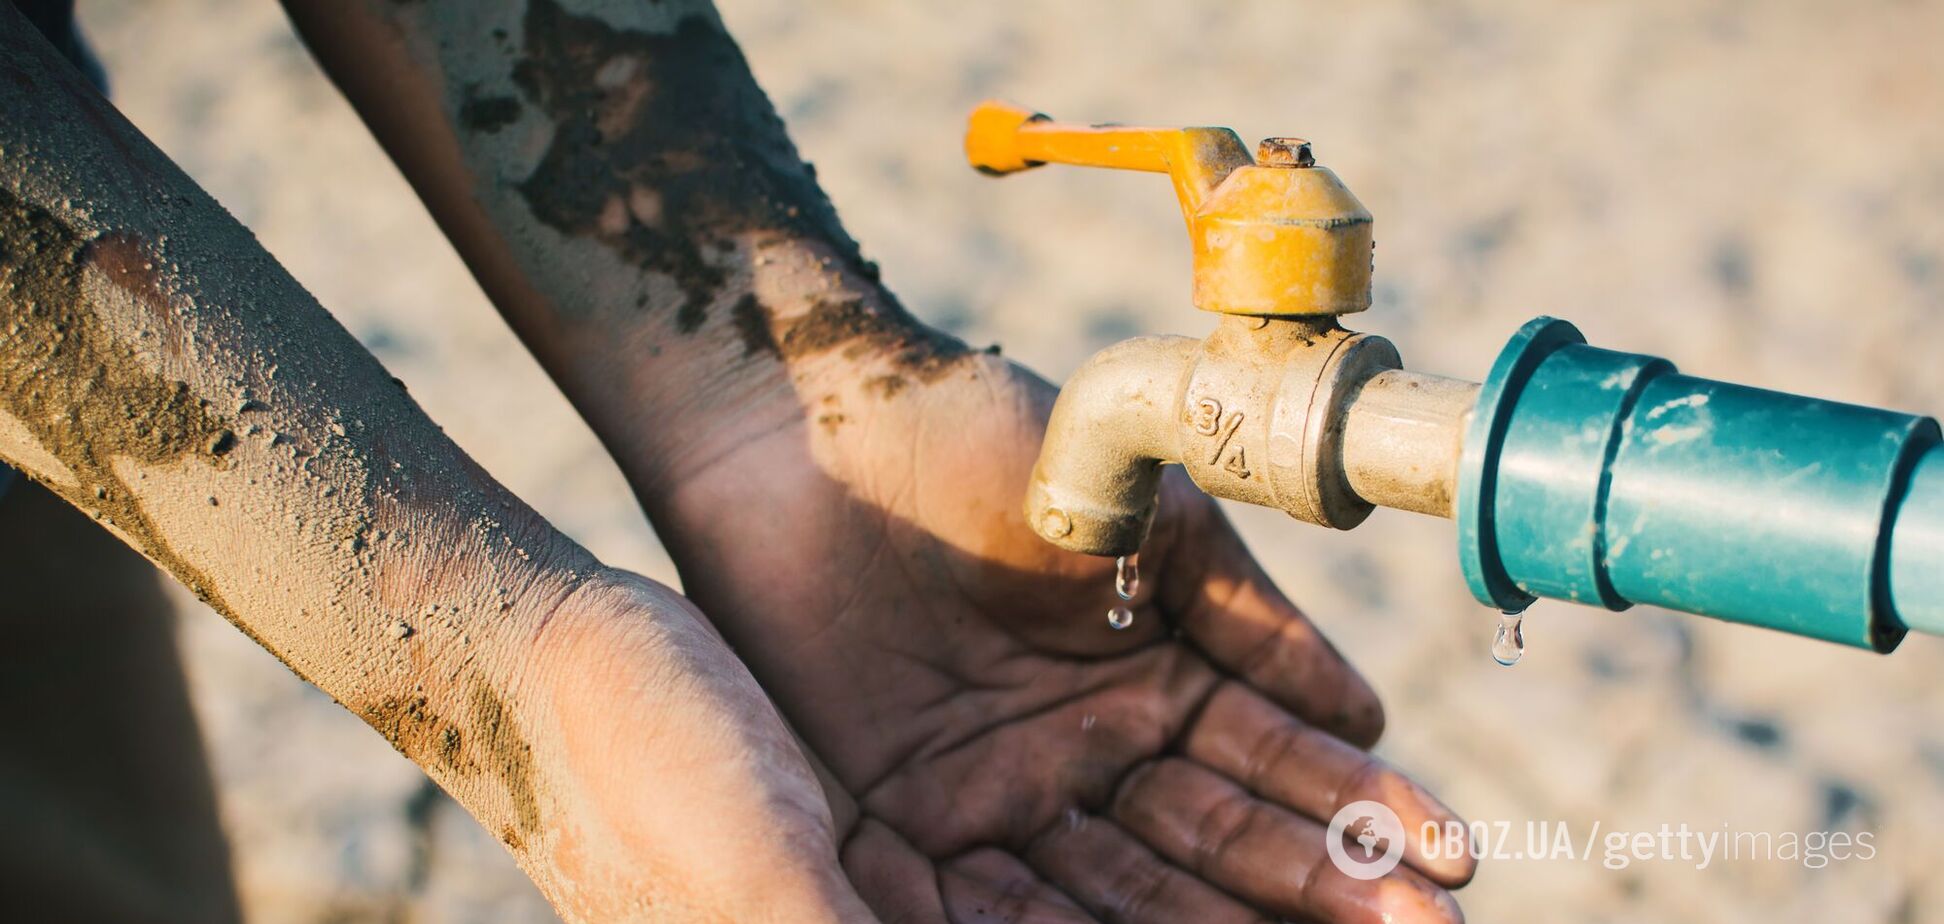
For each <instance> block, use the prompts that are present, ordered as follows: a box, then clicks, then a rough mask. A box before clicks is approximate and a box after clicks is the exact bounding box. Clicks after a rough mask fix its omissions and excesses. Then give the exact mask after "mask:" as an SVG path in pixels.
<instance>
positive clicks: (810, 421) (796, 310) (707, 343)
mask: <svg viewBox="0 0 1944 924" xmlns="http://www.w3.org/2000/svg"><path fill="white" fill-rule="evenodd" d="M738 246H739V247H740V248H741V253H739V257H740V258H741V260H740V262H741V263H742V265H744V266H745V267H747V269H746V270H745V271H744V272H742V273H740V274H738V275H737V276H736V277H735V278H734V279H732V280H731V282H730V283H729V284H728V285H726V286H725V287H724V288H723V290H722V291H721V292H720V293H719V294H718V296H717V298H716V299H715V301H714V303H713V305H712V306H711V310H709V311H708V312H707V313H706V314H705V315H704V317H703V318H702V319H701V320H700V321H699V323H698V324H697V326H696V328H695V329H694V330H692V331H689V332H686V333H683V332H677V331H669V332H666V333H665V334H664V336H663V337H662V338H660V339H659V340H658V341H656V342H655V343H654V344H653V345H651V346H649V347H647V348H646V349H645V350H644V349H636V350H635V351H634V352H633V353H632V355H631V356H629V357H627V358H626V359H624V360H623V361H622V362H621V363H620V364H619V365H620V367H621V368H619V369H617V372H616V374H615V375H613V376H611V377H609V378H608V379H607V381H606V382H605V383H603V384H602V385H599V386H594V387H593V388H590V389H588V390H587V391H586V392H584V393H583V394H581V395H578V396H576V403H577V404H581V405H583V407H584V413H587V414H588V416H589V419H590V422H592V423H593V425H594V426H595V429H596V430H597V432H599V433H600V435H601V436H602V438H603V440H604V441H606V442H607V443H608V444H609V445H610V447H612V448H614V449H615V451H616V454H617V456H619V457H620V460H621V464H622V468H623V470H624V471H626V473H627V474H628V475H629V477H630V479H631V480H632V481H633V482H634V484H635V487H636V490H637V492H638V493H639V494H640V495H641V496H642V498H643V500H644V501H648V500H650V499H651V498H653V497H654V496H657V495H659V494H660V493H662V492H664V491H666V490H667V489H669V488H670V487H673V486H676V485H680V484H683V483H685V482H687V481H688V480H689V479H691V478H692V477H694V476H695V475H696V474H698V473H700V472H701V471H703V470H704V469H707V468H709V467H712V466H714V465H717V464H720V463H721V462H723V461H724V460H727V459H730V458H732V457H735V456H737V455H740V454H742V453H743V452H744V451H745V450H746V448H747V447H749V446H751V445H752V444H755V443H761V442H764V441H766V440H769V439H772V438H774V437H776V436H777V435H779V434H782V433H791V434H805V433H807V434H808V437H809V439H810V440H811V441H819V440H821V439H822V438H823V437H826V436H828V435H830V434H833V433H835V432H837V431H839V430H840V429H842V428H843V427H844V426H845V425H847V424H854V423H858V422H860V421H861V419H862V418H863V417H864V416H866V415H868V414H870V413H871V412H872V410H873V405H875V404H877V403H879V402H883V401H896V400H900V399H908V398H909V397H910V396H911V394H912V393H915V392H916V391H917V390H918V389H920V388H921V387H923V386H926V385H930V384H932V383H934V382H936V381H938V380H939V379H941V378H944V377H946V376H947V375H949V374H950V373H951V372H953V371H955V370H957V369H959V368H960V367H962V366H963V365H964V364H965V363H966V361H967V360H969V359H971V358H973V357H974V356H975V355H976V354H975V353H974V351H971V350H969V349H968V348H967V347H966V346H965V344H963V343H962V342H960V341H959V340H957V339H956V338H954V337H951V336H950V335H947V334H944V333H943V332H940V331H938V330H936V329H934V328H931V327H929V326H927V325H925V324H924V323H922V322H920V321H919V320H917V319H916V318H914V317H913V316H912V315H911V314H910V313H909V312H907V311H905V309H904V308H903V306H901V305H900V304H899V303H898V302H897V300H896V299H895V298H894V297H893V296H892V295H891V294H890V293H889V292H888V291H886V290H885V289H884V288H883V287H882V286H881V285H880V284H879V283H878V282H877V280H876V279H875V271H874V269H872V268H870V267H869V265H868V264H861V265H860V264H858V263H857V262H856V261H855V260H854V259H846V258H845V257H844V255H843V253H842V252H841V251H840V250H839V249H838V248H835V247H831V246H829V245H827V244H825V243H823V242H821V241H812V240H804V239H780V240H778V239H771V240H767V241H764V240H760V239H757V240H748V241H742V242H739V245H738ZM610 339H611V338H610ZM644 354H645V355H644ZM596 390H598V391H603V392H605V393H604V394H594V393H592V392H593V391H596ZM798 441H799V442H802V441H803V440H801V439H799V440H798Z"/></svg>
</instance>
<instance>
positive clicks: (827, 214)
mask: <svg viewBox="0 0 1944 924" xmlns="http://www.w3.org/2000/svg"><path fill="white" fill-rule="evenodd" d="M523 31H524V51H523V56H522V57H521V59H520V60H519V61H518V63H517V64H515V66H514V68H513V73H512V78H513V82H514V84H515V86H517V87H518V88H519V90H520V92H521V93H522V94H523V95H524V96H525V97H526V102H527V103H528V104H529V105H531V106H532V107H534V108H536V109H537V110H538V111H540V112H541V113H543V114H545V115H546V116H547V117H548V118H549V120H550V121H551V122H552V124H553V126H554V132H553V139H552V141H551V143H550V145H549V147H548V149H547V151H546V154H545V156H544V157H543V158H542V159H541V161H540V163H539V165H538V166H537V167H535V169H534V171H533V173H532V174H531V175H530V176H528V177H527V179H526V180H525V181H524V182H522V183H520V184H519V186H518V191H519V193H520V195H521V196H522V198H523V199H524V200H525V201H526V203H527V205H528V207H529V208H530V209H531V210H532V212H533V214H534V215H535V216H536V217H537V218H539V219H540V221H542V222H543V223H545V224H547V225H548V226H550V227H552V228H554V229H555V230H557V231H560V232H561V233H563V234H567V235H570V236H576V237H584V238H590V239H593V240H596V241H599V242H601V243H602V244H604V245H606V246H607V247H609V248H610V249H612V250H613V251H614V252H615V253H616V254H617V255H618V256H620V257H621V258H622V259H623V260H625V261H627V262H628V263H630V264H632V265H635V266H639V267H641V268H643V269H645V270H648V271H651V272H654V273H659V274H662V275H666V276H668V277H669V278H671V279H672V280H674V282H675V284H676V286H677V288H678V289H679V290H680V302H679V304H678V305H677V306H676V309H675V317H674V322H675V327H676V329H677V330H679V331H681V332H682V333H694V332H696V331H697V330H699V329H701V327H702V325H703V323H704V322H705V321H707V320H708V315H709V310H710V306H711V305H712V304H713V303H715V302H716V301H717V300H718V298H719V297H722V296H724V295H727V294H730V293H729V291H728V290H729V289H730V287H731V283H732V278H733V277H734V275H735V272H736V270H737V269H738V267H737V265H736V261H737V259H738V258H737V255H736V251H737V241H738V240H739V239H753V240H755V241H757V242H758V244H757V246H759V247H760V246H764V245H765V244H774V243H778V242H783V241H791V240H803V241H811V242H815V243H817V244H821V245H823V246H826V247H829V248H831V249H833V250H835V252H836V255H837V260H838V262H839V263H840V264H841V267H840V269H842V270H845V271H847V272H848V274H850V275H853V276H855V277H856V278H858V279H860V280H864V281H867V282H868V283H869V287H870V292H869V298H868V303H867V300H866V299H865V298H862V297H855V296H853V297H845V298H831V299H824V300H819V301H817V302H814V303H813V304H812V305H811V306H810V309H809V311H808V312H807V313H805V314H803V315H801V316H799V317H795V318H792V319H790V320H789V321H787V322H778V321H777V319H776V313H775V312H774V311H773V310H771V308H770V307H769V306H767V305H764V304H763V303H762V302H761V301H760V300H759V299H758V298H757V297H756V296H755V295H753V294H750V293H744V294H743V296H742V297H741V298H739V299H737V300H736V301H734V302H733V304H732V306H731V307H730V309H729V318H728V323H729V324H731V325H733V329H734V331H735V332H736V334H737V335H738V336H739V337H740V339H741V342H742V345H743V349H744V355H745V356H757V355H761V354H770V355H773V356H776V357H777V358H780V359H783V360H792V359H796V358H798V357H802V356H809V355H814V354H818V353H823V352H827V351H829V350H832V349H835V348H837V347H839V346H851V347H859V348H863V350H868V351H870V352H876V353H881V354H883V355H886V356H887V357H888V358H890V359H891V360H892V361H893V362H894V363H896V364H897V365H898V366H899V367H901V368H903V369H905V370H906V371H908V372H910V373H912V374H913V375H915V376H916V377H918V378H919V379H920V380H923V381H929V380H931V379H933V378H935V377H937V376H938V375H941V374H943V373H944V372H945V371H947V370H948V369H949V367H950V366H951V365H952V364H953V363H955V362H956V361H958V360H959V359H961V358H963V357H964V356H966V355H968V351H967V350H966V348H965V346H964V344H962V343H960V342H959V341H958V340H957V339H955V338H952V337H949V336H946V335H944V334H941V333H938V332H935V331H932V330H931V329H929V328H926V327H924V326H923V325H920V324H918V323H917V322H916V321H915V320H914V319H912V317H911V316H910V314H909V313H907V312H906V311H905V310H904V308H903V307H902V306H901V305H899V304H898V302H897V301H896V299H894V298H893V297H892V296H891V295H890V293H889V292H886V291H885V290H883V289H882V288H881V287H880V286H878V285H877V284H876V280H877V271H876V267H875V266H874V265H872V264H871V263H870V262H869V261H867V260H865V259H864V258H863V257H862V255H861V253H860V251H859V249H858V246H857V243H856V242H855V241H853V240H852V239H851V238H850V235H849V234H847V233H846V232H845V231H844V228H843V226H842V224H841V223H840V222H839V221H838V219H837V213H836V211H835V209H833V208H832V207H831V204H830V202H829V200H828V199H827V198H825V197H824V195H823V192H822V190H821V189H820V188H819V187H818V186H817V183H816V178H815V176H814V173H813V172H812V171H811V169H810V168H809V166H808V165H806V164H804V163H803V162H802V160H801V159H800V158H799V157H798V156H797V152H796V149H795V147H794V146H792V145H791V144H790V142H789V139H788V137H787V135H786V134H785V132H784V128H783V123H782V120H781V119H779V118H778V117H777V116H776V113H775V109H774V108H773V107H772V106H771V105H770V102H769V99H768V97H766V96H765V95H764V94H763V92H762V90H761V89H760V88H758V87H757V86H756V84H755V81H754V80H753V79H751V77H750V74H749V69H748V64H747V62H746V61H745V60H744V59H743V57H742V53H741V51H740V50H739V49H738V48H737V47H736V44H735V42H734V40H732V39H731V38H730V37H729V36H728V35H727V34H726V33H724V32H723V31H722V28H721V27H720V26H719V25H718V24H716V23H715V22H714V21H712V20H711V19H709V18H708V17H705V16H702V15H691V16H688V17H685V18H683V19H682V20H681V22H680V23H679V25H678V26H677V27H676V29H675V31H674V32H673V33H670V34H665V35H658V34H653V33H647V32H636V31H630V30H625V29H617V28H615V27H613V26H611V25H609V24H607V23H606V22H603V21H601V20H599V19H595V18H591V17H583V16H576V15H573V14H571V13H569V12H567V11H565V10H563V9H562V8H561V7H560V6H559V4H558V3H556V2H555V0H532V2H531V3H530V4H529V6H528V8H527V13H526V17H525V21H524V25H523ZM517 105H518V104H517V103H515V106H517ZM492 106H493V108H492V109H490V110H489V108H488V107H489V101H488V100H484V99H480V98H477V97H473V96H469V97H468V99H467V100H466V101H465V102H463V103H462V104H461V111H460V113H459V119H460V124H461V125H462V126H464V127H466V128H468V129H469V130H473V131H496V130H498V127H499V125H502V124H504V123H503V122H500V121H499V120H498V118H497V117H499V116H504V115H506V113H507V112H508V110H507V108H506V107H505V106H504V105H500V104H492ZM469 113H470V114H469ZM513 117H517V110H514V111H513ZM507 121H510V119H507ZM779 326H780V329H779Z"/></svg>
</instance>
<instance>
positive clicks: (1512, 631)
mask: <svg viewBox="0 0 1944 924" xmlns="http://www.w3.org/2000/svg"><path fill="white" fill-rule="evenodd" d="M1524 621H1525V617H1524V616H1523V615H1521V614H1519V613H1505V614H1502V615H1500V616H1499V624H1498V631H1497V632H1495V633H1493V635H1492V660H1494V661H1497V662H1498V663H1500V664H1503V665H1505V666H1506V667H1511V666H1512V665H1514V664H1517V663H1519V659H1520V658H1521V657H1524V656H1525V629H1524V627H1523V625H1522V623H1523V622H1524Z"/></svg>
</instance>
